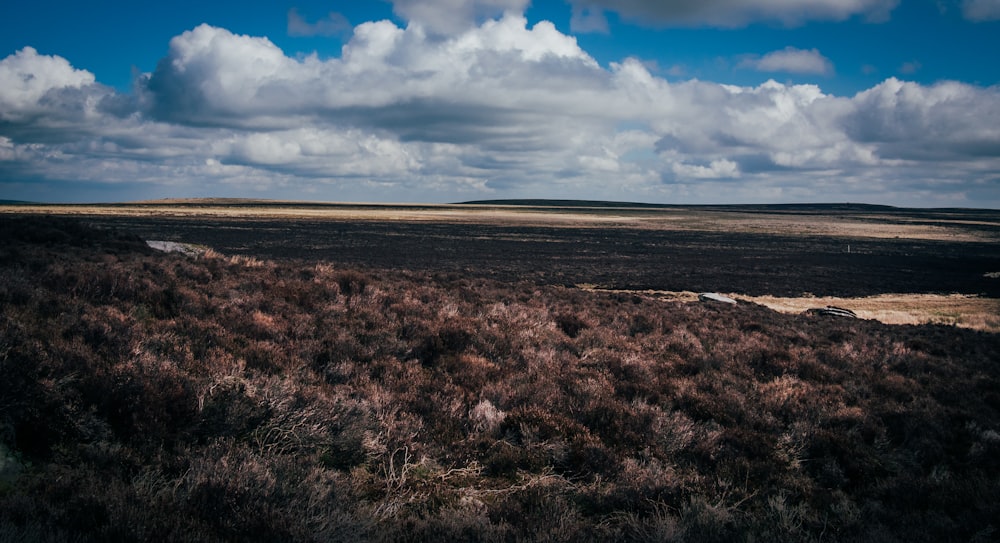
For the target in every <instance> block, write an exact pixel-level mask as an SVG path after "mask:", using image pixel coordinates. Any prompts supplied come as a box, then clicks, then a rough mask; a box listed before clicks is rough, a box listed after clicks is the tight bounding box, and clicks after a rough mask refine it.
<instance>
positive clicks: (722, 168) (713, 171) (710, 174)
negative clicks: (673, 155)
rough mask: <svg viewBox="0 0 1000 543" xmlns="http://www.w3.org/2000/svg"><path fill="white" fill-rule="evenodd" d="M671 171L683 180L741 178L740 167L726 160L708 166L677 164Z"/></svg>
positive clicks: (715, 161)
mask: <svg viewBox="0 0 1000 543" xmlns="http://www.w3.org/2000/svg"><path fill="white" fill-rule="evenodd" d="M671 169H672V170H673V172H674V174H675V175H676V176H677V177H679V178H683V179H731V178H736V177H739V176H740V167H739V165H738V164H736V163H735V162H733V161H732V160H727V159H724V158H723V159H717V160H713V161H712V162H710V163H709V164H708V165H707V166H702V165H698V164H683V163H680V162H675V163H673V165H672V166H671Z"/></svg>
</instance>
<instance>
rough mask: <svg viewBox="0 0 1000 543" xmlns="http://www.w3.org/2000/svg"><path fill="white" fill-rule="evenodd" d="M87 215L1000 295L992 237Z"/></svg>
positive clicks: (854, 291)
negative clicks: (967, 238) (951, 238)
mask: <svg viewBox="0 0 1000 543" xmlns="http://www.w3.org/2000/svg"><path fill="white" fill-rule="evenodd" d="M83 220H84V221H85V222H87V223H88V224H92V225H95V226H99V227H105V228H112V229H116V230H124V231H127V232H130V233H133V234H136V235H138V236H140V237H142V238H144V239H159V240H171V241H180V242H187V243H197V244H203V245H207V246H209V247H212V248H213V249H215V250H217V251H219V252H221V253H223V254H230V255H235V254H240V255H248V256H255V257H259V258H269V259H270V258H281V259H301V260H304V261H316V262H318V261H326V262H330V263H333V264H338V265H343V266H359V267H365V268H375V269H408V270H415V271H430V272H435V273H446V274H459V275H464V276H475V277H488V278H492V279H497V280H502V281H529V282H534V283H537V284H565V285H570V284H579V283H591V284H596V285H599V286H602V287H608V288H621V289H659V290H689V291H722V292H736V293H742V294H747V295H766V294H771V295H776V296H798V295H801V294H803V293H811V294H814V295H817V296H865V295H874V294H880V293H962V294H979V295H986V296H991V297H998V296H1000V279H995V278H988V277H985V274H986V273H991V272H1000V250H998V248H997V245H996V244H993V243H968V242H965V243H959V242H944V241H924V240H909V239H874V238H872V239H857V238H855V239H850V240H848V239H845V238H835V237H829V236H779V235H769V234H749V233H737V232H734V233H715V232H689V231H681V232H678V231H653V230H640V229H626V228H621V227H615V228H608V229H599V228H565V227H558V228H556V227H537V226H531V227H528V226H516V225H506V226H505V225H480V224H471V225H470V224H448V223H415V222H398V221H386V222H373V221H333V220H304V219H295V220H287V219H280V220H279V219H244V218H226V219H218V218H172V217H109V216H90V217H84V218H83ZM848 243H849V244H850V253H848V252H847V245H848Z"/></svg>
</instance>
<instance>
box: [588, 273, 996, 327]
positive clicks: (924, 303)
mask: <svg viewBox="0 0 1000 543" xmlns="http://www.w3.org/2000/svg"><path fill="white" fill-rule="evenodd" d="M577 286H578V287H579V288H581V289H583V290H588V291H604V292H618V293H632V294H636V295H641V296H646V297H650V298H654V299H657V300H662V301H671V302H692V301H695V300H697V299H698V294H697V293H694V292H669V291H661V290H644V291H632V290H621V289H618V290H615V289H602V288H600V287H598V286H596V285H588V284H583V285H577ZM726 296H727V297H730V298H733V299H735V300H738V301H742V302H749V303H754V304H760V305H763V306H766V307H769V308H771V309H773V310H775V311H780V312H781V313H789V314H799V313H805V312H807V311H809V310H811V309H815V308H823V307H828V306H832V307H842V308H848V309H850V310H851V311H853V312H854V313H856V315H857V317H858V318H861V319H871V320H876V321H879V322H882V323H885V324H913V325H922V324H941V325H947V326H958V327H960V328H969V329H972V330H980V331H983V332H991V333H1000V300H998V299H996V298H986V297H981V296H975V295H971V294H879V295H876V296H864V297H857V298H848V297H840V296H813V295H808V294H807V295H804V296H797V297H781V296H748V295H745V294H739V293H727V294H726Z"/></svg>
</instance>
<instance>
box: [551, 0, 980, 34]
mask: <svg viewBox="0 0 1000 543" xmlns="http://www.w3.org/2000/svg"><path fill="white" fill-rule="evenodd" d="M569 1H570V3H571V4H572V5H573V10H574V13H587V14H589V20H591V21H593V20H600V18H603V13H604V12H615V13H617V14H618V15H619V16H621V17H622V19H624V20H626V21H630V22H633V23H638V24H643V25H652V26H656V25H660V26H672V25H683V26H702V25H705V26H722V27H740V26H746V25H748V24H751V23H755V22H761V21H763V22H779V23H782V24H785V25H788V26H795V25H801V24H803V23H805V22H807V21H816V20H819V21H839V20H844V19H847V18H849V17H853V16H856V15H860V16H863V17H865V18H866V19H868V20H870V21H882V20H885V19H887V18H888V17H889V14H890V12H891V11H892V10H893V9H894V8H895V7H896V5H897V4H898V3H899V0H846V1H845V0H794V1H793V0H675V1H671V2H664V1H662V0H614V1H611V0H569ZM966 1H967V2H970V1H971V2H984V3H985V2H990V1H992V0H966ZM591 26H594V27H597V28H599V27H600V25H597V24H592V25H591Z"/></svg>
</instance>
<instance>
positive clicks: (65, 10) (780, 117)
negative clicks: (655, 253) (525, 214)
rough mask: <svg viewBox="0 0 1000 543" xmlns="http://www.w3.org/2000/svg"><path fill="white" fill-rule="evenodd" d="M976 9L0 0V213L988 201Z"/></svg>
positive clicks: (983, 30)
mask: <svg viewBox="0 0 1000 543" xmlns="http://www.w3.org/2000/svg"><path fill="white" fill-rule="evenodd" d="M998 55H1000V0H616V1H612V0H434V1H431V0H392V1H389V0H370V1H358V0H351V1H327V2H321V1H316V0H299V1H284V0H279V1H272V2H245V1H241V2H235V1H230V0H220V1H212V2H206V1H204V0H201V1H198V2H194V1H190V0H175V1H173V2H163V3H159V2H119V1H110V0H105V1H102V0H94V1H92V2H64V1H51V0H32V1H31V2H27V1H18V0H11V1H7V2H4V3H3V5H2V6H0V200H27V201H40V202H123V201H135V200H147V199H158V198H197V197H241V198H272V199H283V200H306V201H341V202H421V203H426V202H438V203H444V202H460V201H469V200H482V199H504V198H558V199H586V200H614V201H632V202H651V203H667V204H739V203H801V202H854V203H871V204H885V205H895V206H906V207H978V208H994V209H1000V61H998Z"/></svg>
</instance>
